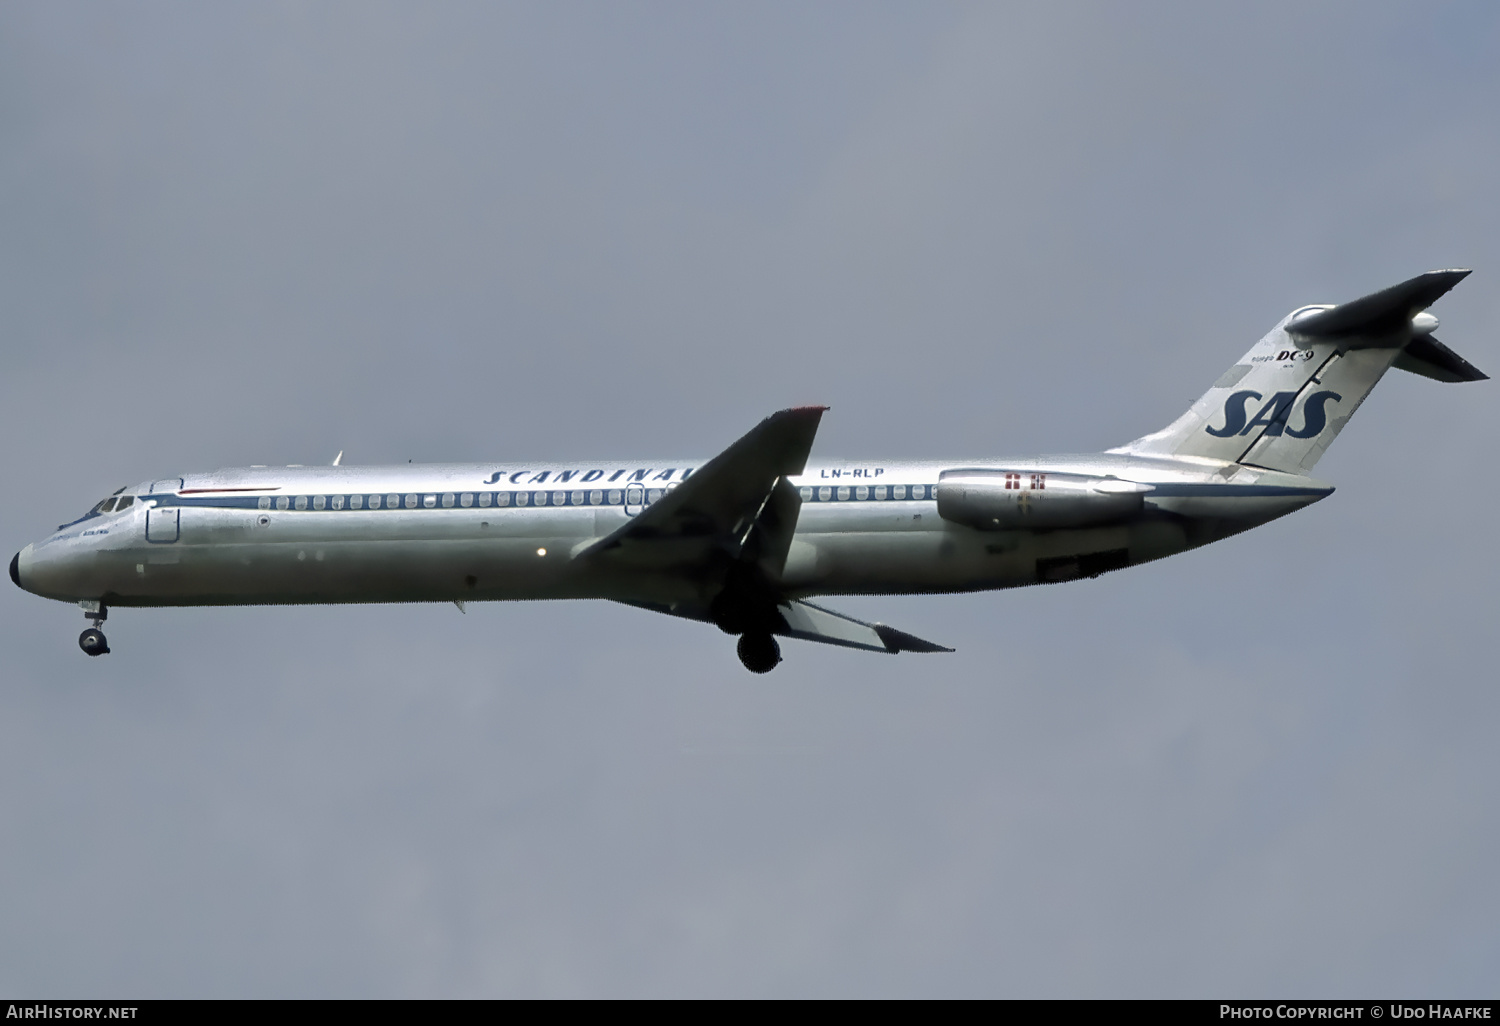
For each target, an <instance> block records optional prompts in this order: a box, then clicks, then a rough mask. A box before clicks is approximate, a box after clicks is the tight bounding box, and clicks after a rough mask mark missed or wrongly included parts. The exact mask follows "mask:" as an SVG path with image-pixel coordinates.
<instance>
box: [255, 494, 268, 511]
mask: <svg viewBox="0 0 1500 1026" xmlns="http://www.w3.org/2000/svg"><path fill="white" fill-rule="evenodd" d="M255 505H256V506H258V507H260V508H261V509H270V508H271V497H270V496H269V495H262V496H261V497H260V501H259V502H257V503H256V504H255Z"/></svg>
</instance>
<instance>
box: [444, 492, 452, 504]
mask: <svg viewBox="0 0 1500 1026" xmlns="http://www.w3.org/2000/svg"><path fill="white" fill-rule="evenodd" d="M453 498H454V497H453V493H452V492H444V493H443V505H444V506H445V507H447V506H452V505H453Z"/></svg>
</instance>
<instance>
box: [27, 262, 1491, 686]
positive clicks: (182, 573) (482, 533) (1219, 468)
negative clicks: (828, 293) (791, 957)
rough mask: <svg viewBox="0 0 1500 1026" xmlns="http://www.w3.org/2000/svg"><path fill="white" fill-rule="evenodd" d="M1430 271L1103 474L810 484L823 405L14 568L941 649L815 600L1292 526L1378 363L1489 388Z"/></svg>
mask: <svg viewBox="0 0 1500 1026" xmlns="http://www.w3.org/2000/svg"><path fill="white" fill-rule="evenodd" d="M1468 274H1469V272H1468V271H1467V270H1440V271H1429V272H1427V273H1426V274H1422V275H1418V276H1417V277H1415V278H1412V279H1410V280H1408V281H1405V282H1402V283H1401V284H1399V285H1395V286H1392V287H1390V288H1387V289H1384V290H1382V291H1379V292H1375V293H1373V294H1371V295H1368V296H1365V297H1363V298H1361V299H1356V300H1353V301H1352V302H1347V303H1343V304H1341V305H1326V304H1325V305H1314V306H1304V307H1301V308H1299V309H1297V310H1294V311H1293V312H1292V313H1290V314H1288V315H1287V316H1286V317H1285V318H1283V319H1282V321H1281V322H1280V323H1279V324H1277V325H1276V327H1275V328H1273V329H1272V330H1271V331H1270V333H1269V334H1267V335H1266V336H1265V337H1264V338H1262V339H1261V340H1260V341H1259V342H1257V343H1256V344H1255V346H1254V347H1253V348H1252V349H1251V350H1250V351H1249V352H1248V353H1246V354H1245V356H1244V357H1242V358H1241V359H1240V360H1239V361H1238V362H1237V363H1235V364H1234V365H1233V366H1232V367H1230V368H1229V370H1227V371H1226V372H1225V373H1224V374H1223V375H1222V376H1221V377H1220V378H1219V379H1218V380H1217V381H1215V382H1214V384H1213V386H1212V387H1210V388H1209V390H1208V391H1207V392H1206V393H1204V395H1203V397H1202V398H1200V399H1199V400H1198V401H1197V402H1195V403H1194V404H1193V405H1192V406H1191V407H1190V408H1189V409H1188V410H1187V412H1186V413H1184V414H1182V416H1180V417H1178V418H1177V419H1176V420H1174V421H1173V422H1172V423H1170V424H1169V425H1167V426H1166V427H1165V428H1163V429H1161V430H1160V431H1156V432H1154V433H1152V434H1149V435H1146V436H1144V437H1142V438H1137V439H1136V440H1135V441H1133V442H1130V443H1129V444H1127V445H1123V446H1119V447H1118V448H1114V449H1109V450H1107V451H1105V452H1102V453H1094V454H1088V455H1076V456H1040V457H1027V458H1019V459H994V460H976V461H969V460H958V461H943V460H936V461H922V462H901V461H893V460H822V461H812V462H810V455H811V450H812V445H813V439H814V436H815V435H816V433H817V429H818V425H819V423H820V421H821V418H822V416H823V413H824V412H825V410H826V407H821V406H804V407H799V408H795V409H788V410H782V411H781V412H779V413H775V414H773V415H771V416H770V417H767V418H766V419H765V420H764V421H762V422H761V423H760V424H758V425H757V426H756V427H754V428H753V429H751V431H750V432H749V433H747V434H746V435H744V437H742V438H740V439H739V440H738V441H736V442H735V443H734V444H733V445H731V446H729V447H728V448H727V449H725V450H724V451H723V452H721V453H719V454H718V455H717V456H715V457H713V458H712V459H709V460H692V459H671V460H635V461H624V462H620V461H596V462H585V463H569V464H567V465H560V464H556V463H551V462H539V463H495V464H429V465H417V464H408V465H405V466H370V467H362V466H345V465H343V464H342V456H343V454H342V453H340V454H339V457H338V458H335V459H334V461H333V463H332V464H331V465H329V466H318V467H308V466H288V467H270V466H252V467H243V468H233V469H225V470H217V471H212V472H209V473H199V474H183V475H181V476H178V477H168V478H162V479H159V480H154V481H146V482H143V483H141V484H140V485H137V486H136V487H134V488H121V489H119V490H118V491H116V492H115V493H114V494H113V495H111V496H110V497H108V498H106V499H104V500H103V501H101V502H99V503H98V504H97V505H95V506H94V507H93V508H92V509H90V510H89V511H88V512H87V513H86V514H84V515H83V516H82V517H80V518H79V519H77V520H74V521H71V522H69V523H66V524H63V525H61V526H60V527H59V528H58V529H57V531H56V532H54V533H53V534H52V535H50V536H49V537H47V538H46V539H45V540H43V541H39V542H36V543H34V544H31V545H27V546H26V547H25V548H24V549H22V550H21V551H20V552H18V553H16V555H15V556H14V557H12V559H11V561H10V576H11V580H12V581H14V582H15V583H16V584H17V585H18V586H20V587H21V588H24V589H25V590H26V591H29V592H32V593H34V594H37V595H41V596H45V597H47V598H51V599H58V600H62V601H66V602H76V603H78V604H79V605H80V606H82V608H83V611H84V616H85V617H86V618H87V619H89V620H90V621H91V624H92V625H91V626H90V627H89V628H88V629H87V630H85V631H84V632H83V634H82V635H81V636H80V637H79V639H78V644H79V646H80V647H81V648H82V649H83V651H84V652H86V653H88V654H89V655H90V656H99V655H103V654H105V653H107V652H109V645H108V642H107V641H106V639H105V637H104V634H103V633H102V631H101V630H100V627H101V626H102V625H103V623H104V621H105V619H106V617H107V616H108V612H109V610H110V609H111V608H112V607H118V606H125V607H131V606H199V605H253V604H267V603H284V604H311V603H353V602H453V603H455V604H456V605H457V606H458V608H459V609H460V610H463V609H464V607H465V604H466V603H468V602H475V601H482V600H502V599H504V600H520V599H564V598H566V599H585V598H592V599H610V600H613V601H616V602H621V603H625V604H628V605H633V606H638V607H641V608H644V609H649V610H655V611H658V612H662V613H669V614H672V615H674V616H680V617H686V618H689V619H693V620H698V621H703V622H706V623H711V624H714V625H715V626H717V627H718V628H719V629H720V630H722V631H724V632H725V633H726V634H730V635H735V636H737V637H738V639H739V640H738V643H737V651H738V655H739V658H740V661H741V662H742V663H743V664H744V665H745V667H746V668H747V669H749V670H750V671H752V672H754V673H766V672H768V671H770V670H772V669H774V668H775V667H776V666H777V664H778V663H780V662H781V648H780V645H779V643H778V641H777V638H778V637H781V638H799V639H802V640H805V641H815V642H823V643H827V644H832V645H841V646H845V647H848V648H853V649H863V650H866V651H871V652H884V653H898V652H950V651H952V649H949V648H946V647H944V646H942V645H938V644H935V643H933V642H930V641H924V640H923V639H921V638H918V637H915V636H913V635H911V634H908V633H906V632H904V631H900V630H897V629H896V628H894V627H890V626H887V625H885V624H882V623H867V622H864V621H861V620H857V619H855V618H853V617H849V616H844V615H842V614H839V613H836V612H834V611H833V610H830V609H828V608H826V607H824V606H822V605H819V604H816V603H814V602H812V601H810V600H811V599H814V598H819V597H821V596H825V595H852V594H865V595H870V594H916V593H936V592H966V591H981V590H988V589H999V588H1013V587H1019V586H1022V585H1032V584H1053V583H1059V582H1063V581H1071V580H1076V579H1079V578H1090V577H1097V576H1099V575H1100V574H1103V573H1107V572H1109V571H1112V570H1120V569H1123V568H1125V567H1128V566H1134V565H1136V564H1138V563H1145V562H1149V561H1151V560H1154V559H1160V558H1162V557H1163V556H1169V555H1173V554H1175V553H1178V552H1184V551H1186V550H1188V549H1193V548H1197V547H1198V546H1201V545H1206V544H1208V543H1209V542H1213V541H1218V540H1219V539H1222V538H1227V537H1229V536H1231V535H1234V534H1238V533H1240V532H1241V531H1245V530H1248V529H1250V528H1252V527H1257V526H1259V525H1261V524H1264V523H1267V522H1269V521H1271V520H1275V519H1277V518H1278V517H1282V516H1285V515H1287V514H1288V513H1292V512H1294V511H1296V510H1299V509H1301V508H1303V507H1304V506H1308V505H1310V504H1312V503H1314V502H1317V501H1319V500H1320V499H1323V498H1326V497H1327V496H1328V495H1329V494H1331V493H1332V492H1333V487H1332V486H1331V485H1329V484H1326V483H1324V482H1322V481H1319V480H1316V479H1314V478H1312V477H1309V476H1308V472H1309V471H1310V470H1312V468H1313V466H1314V465H1315V464H1316V463H1317V462H1318V459H1319V457H1321V456H1322V455H1323V452H1324V451H1325V450H1326V449H1327V448H1328V446H1329V444H1330V443H1331V442H1332V441H1333V440H1334V438H1335V437H1337V435H1338V434H1339V432H1340V431H1341V430H1343V427H1344V425H1345V423H1347V422H1348V420H1349V418H1350V417H1351V416H1352V415H1353V414H1354V411H1355V410H1356V409H1358V408H1359V404H1360V403H1361V402H1362V401H1363V400H1364V398H1365V396H1366V395H1367V394H1369V392H1370V390H1371V389H1372V388H1374V386H1375V385H1376V383H1377V382H1378V381H1379V380H1380V378H1381V376H1382V375H1383V374H1384V373H1385V372H1386V370H1387V369H1388V368H1390V367H1398V368H1400V369H1401V370H1405V371H1410V372H1412V373H1415V374H1420V375H1423V376H1425V377H1429V378H1433V379H1435V380H1437V381H1445V382H1458V381H1479V380H1484V379H1485V378H1486V375H1484V374H1482V373H1480V372H1479V371H1478V370H1476V369H1475V368H1474V367H1473V366H1472V365H1471V364H1470V363H1469V362H1468V361H1467V360H1465V359H1463V358H1462V357H1461V356H1459V355H1458V354H1457V353H1455V352H1453V350H1451V349H1449V348H1448V347H1447V346H1445V345H1443V344H1442V343H1441V342H1439V341H1438V340H1437V339H1435V338H1434V337H1433V335H1432V332H1433V330H1434V329H1435V328H1436V327H1437V323H1438V322H1437V319H1436V318H1435V317H1434V316H1433V315H1432V314H1430V313H1428V312H1427V308H1428V307H1430V306H1431V305H1432V304H1433V303H1434V302H1435V301H1436V300H1437V299H1438V298H1440V297H1441V296H1443V295H1444V294H1445V293H1447V292H1448V290H1449V289H1451V288H1452V287H1453V286H1454V285H1456V284H1458V282H1459V281H1461V280H1462V279H1463V278H1464V277H1466V276H1467V275H1468Z"/></svg>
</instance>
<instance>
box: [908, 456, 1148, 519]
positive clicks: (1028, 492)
mask: <svg viewBox="0 0 1500 1026" xmlns="http://www.w3.org/2000/svg"><path fill="white" fill-rule="evenodd" d="M1150 491H1152V487H1151V485H1145V484H1137V483H1136V482H1134V481H1121V480H1119V479H1118V478H1113V477H1088V476H1085V475H1082V474H1053V473H1033V472H1031V471H1025V470H980V469H969V470H945V471H943V472H942V474H941V475H939V477H938V486H937V508H938V515H939V516H940V517H942V518H943V519H944V520H951V521H952V522H953V523H955V524H963V525H965V526H967V527H973V528H977V529H978V530H981V531H1010V530H1015V529H1017V528H1039V527H1043V528H1052V527H1060V528H1069V527H1098V526H1100V525H1102V524H1117V523H1123V522H1125V521H1127V520H1130V519H1131V518H1132V517H1134V516H1135V515H1136V514H1138V513H1140V512H1141V510H1142V508H1143V507H1144V505H1145V499H1146V495H1147V493H1149V492H1150Z"/></svg>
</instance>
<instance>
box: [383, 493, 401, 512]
mask: <svg viewBox="0 0 1500 1026" xmlns="http://www.w3.org/2000/svg"><path fill="white" fill-rule="evenodd" d="M400 506H401V496H399V495H387V496H386V497H385V508H386V509H398V508H400Z"/></svg>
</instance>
